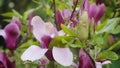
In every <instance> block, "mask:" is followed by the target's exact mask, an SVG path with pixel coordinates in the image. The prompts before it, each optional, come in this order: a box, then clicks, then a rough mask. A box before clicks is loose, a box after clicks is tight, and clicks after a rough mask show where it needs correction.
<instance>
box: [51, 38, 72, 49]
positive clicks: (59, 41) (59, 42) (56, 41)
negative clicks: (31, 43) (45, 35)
mask: <svg viewBox="0 0 120 68" xmlns="http://www.w3.org/2000/svg"><path fill="white" fill-rule="evenodd" d="M72 40H73V37H70V36H56V37H54V38H53V39H52V41H51V42H50V45H49V48H50V49H52V47H53V46H56V47H66V44H67V43H68V42H70V41H72Z"/></svg>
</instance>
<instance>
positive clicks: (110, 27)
mask: <svg viewBox="0 0 120 68" xmlns="http://www.w3.org/2000/svg"><path fill="white" fill-rule="evenodd" d="M119 21H120V19H119V18H113V19H110V20H108V23H107V24H106V25H105V26H104V27H103V28H102V29H101V30H100V31H98V32H97V33H104V32H107V33H112V32H111V31H113V30H114V29H115V27H116V26H117V24H118V23H119Z"/></svg>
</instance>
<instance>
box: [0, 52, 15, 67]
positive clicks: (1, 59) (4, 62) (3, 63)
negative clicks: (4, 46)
mask: <svg viewBox="0 0 120 68" xmlns="http://www.w3.org/2000/svg"><path fill="white" fill-rule="evenodd" d="M0 68H15V62H10V60H9V58H8V57H7V56H6V55H4V54H3V53H2V52H0Z"/></svg>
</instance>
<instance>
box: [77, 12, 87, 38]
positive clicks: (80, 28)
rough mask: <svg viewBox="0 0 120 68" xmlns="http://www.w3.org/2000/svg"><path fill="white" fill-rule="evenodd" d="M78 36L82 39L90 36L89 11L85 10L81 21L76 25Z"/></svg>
mask: <svg viewBox="0 0 120 68" xmlns="http://www.w3.org/2000/svg"><path fill="white" fill-rule="evenodd" d="M76 33H77V37H78V38H79V39H80V40H86V39H87V38H88V13H87V11H84V12H83V13H82V15H81V16H80V19H79V22H78V24H77V26H76Z"/></svg>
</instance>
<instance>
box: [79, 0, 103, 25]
mask: <svg viewBox="0 0 120 68" xmlns="http://www.w3.org/2000/svg"><path fill="white" fill-rule="evenodd" d="M81 11H88V15H89V18H90V20H92V19H94V21H95V24H98V21H99V20H100V19H101V18H102V16H103V15H104V12H105V5H104V4H103V3H101V4H99V5H96V3H93V4H92V5H90V4H89V0H84V2H83V5H82V10H81Z"/></svg>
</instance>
